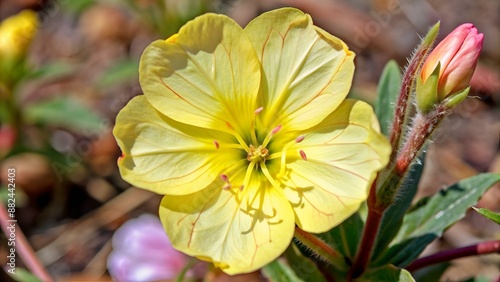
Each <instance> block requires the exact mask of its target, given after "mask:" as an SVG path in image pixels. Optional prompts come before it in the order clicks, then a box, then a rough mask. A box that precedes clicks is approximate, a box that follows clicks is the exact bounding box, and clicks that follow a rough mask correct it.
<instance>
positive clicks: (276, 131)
mask: <svg viewBox="0 0 500 282" xmlns="http://www.w3.org/2000/svg"><path fill="white" fill-rule="evenodd" d="M280 129H281V124H280V125H278V126H276V127H275V128H274V129H273V131H272V133H273V134H276V133H278V131H280Z"/></svg>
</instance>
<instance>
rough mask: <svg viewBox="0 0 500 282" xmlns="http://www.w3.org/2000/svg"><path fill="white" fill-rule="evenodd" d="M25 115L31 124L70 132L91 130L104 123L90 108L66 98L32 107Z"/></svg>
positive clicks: (29, 107)
mask: <svg viewBox="0 0 500 282" xmlns="http://www.w3.org/2000/svg"><path fill="white" fill-rule="evenodd" d="M24 114H25V116H24V118H25V120H26V121H28V122H29V123H34V124H43V125H54V126H60V127H64V128H67V129H69V130H91V129H95V128H99V127H100V126H102V123H103V121H102V119H101V118H100V117H99V116H98V115H97V114H96V113H94V111H92V110H91V109H90V108H89V107H86V106H84V105H82V104H80V103H78V102H77V101H76V100H73V99H71V98H66V97H61V98H56V99H53V100H50V101H46V102H41V103H37V104H33V105H30V106H28V107H27V108H26V109H25V111H24Z"/></svg>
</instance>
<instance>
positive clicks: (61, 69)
mask: <svg viewBox="0 0 500 282" xmlns="http://www.w3.org/2000/svg"><path fill="white" fill-rule="evenodd" d="M73 72H74V67H72V66H71V65H69V64H67V63H63V62H52V63H47V64H44V65H41V66H40V67H39V68H37V69H35V70H32V71H31V72H30V73H29V74H28V75H27V76H26V78H27V79H36V78H41V79H49V78H54V77H59V76H63V75H68V74H71V73H73Z"/></svg>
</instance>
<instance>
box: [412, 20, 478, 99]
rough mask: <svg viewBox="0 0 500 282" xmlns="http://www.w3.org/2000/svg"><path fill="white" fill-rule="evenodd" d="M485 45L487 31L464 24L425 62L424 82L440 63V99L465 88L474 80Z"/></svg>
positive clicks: (441, 43)
mask: <svg viewBox="0 0 500 282" xmlns="http://www.w3.org/2000/svg"><path fill="white" fill-rule="evenodd" d="M482 46H483V34H482V33H478V32H477V29H476V28H475V27H474V25H473V24H470V23H466V24H462V25H461V26H459V27H457V28H456V29H455V30H454V31H452V32H451V33H450V34H449V35H448V36H447V37H446V38H445V39H444V40H443V41H441V42H440V43H439V44H438V46H437V47H436V48H435V49H434V50H433V51H432V52H431V54H430V55H429V57H428V58H427V60H426V61H425V63H424V65H423V66H422V72H421V73H420V75H421V78H422V82H423V83H425V81H426V80H427V79H428V78H429V76H430V75H431V74H432V72H433V71H434V70H435V68H436V66H437V65H438V63H440V65H441V68H440V70H439V80H438V85H437V90H438V99H439V101H442V100H444V99H445V98H446V97H448V96H449V95H451V94H454V93H457V92H460V91H462V90H464V89H465V88H467V87H468V86H469V84H470V80H471V78H472V74H474V70H475V69H476V65H477V59H478V57H479V53H480V52H481V48H482Z"/></svg>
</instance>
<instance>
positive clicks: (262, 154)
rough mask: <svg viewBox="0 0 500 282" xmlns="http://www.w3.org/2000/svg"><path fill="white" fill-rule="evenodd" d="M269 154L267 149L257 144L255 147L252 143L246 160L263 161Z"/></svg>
mask: <svg viewBox="0 0 500 282" xmlns="http://www.w3.org/2000/svg"><path fill="white" fill-rule="evenodd" d="M268 155H269V150H268V149H266V148H265V147H263V146H262V145H259V147H257V148H255V146H254V145H250V147H249V151H248V155H247V160H248V161H250V162H257V163H259V162H263V161H265V160H266V157H267V156H268Z"/></svg>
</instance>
